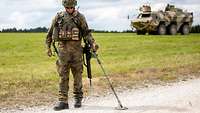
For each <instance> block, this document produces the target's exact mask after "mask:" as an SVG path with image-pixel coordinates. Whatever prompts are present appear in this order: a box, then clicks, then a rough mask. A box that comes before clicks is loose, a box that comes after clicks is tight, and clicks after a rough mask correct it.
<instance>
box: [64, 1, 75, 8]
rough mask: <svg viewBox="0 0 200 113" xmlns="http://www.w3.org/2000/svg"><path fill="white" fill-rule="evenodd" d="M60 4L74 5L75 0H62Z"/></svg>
mask: <svg viewBox="0 0 200 113" xmlns="http://www.w3.org/2000/svg"><path fill="white" fill-rule="evenodd" d="M62 5H63V6H64V7H75V6H76V5H77V0H62Z"/></svg>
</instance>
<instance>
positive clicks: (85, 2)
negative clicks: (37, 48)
mask: <svg viewBox="0 0 200 113" xmlns="http://www.w3.org/2000/svg"><path fill="white" fill-rule="evenodd" d="M78 3H79V7H80V8H79V11H80V12H82V13H83V14H84V15H85V17H86V19H87V20H88V24H89V26H90V28H92V29H99V30H120V31H122V30H127V29H130V20H128V19H127V16H128V15H129V16H130V17H131V18H136V16H137V14H138V9H139V7H140V6H141V5H143V4H149V5H151V6H152V9H153V10H163V9H164V7H165V6H166V4H167V3H172V4H174V5H176V6H177V7H179V8H183V9H187V10H188V11H191V12H194V24H199V23H200V10H199V8H200V6H199V4H200V1H199V0H182V1H179V0H176V1H175V0H93V1H89V0H78ZM62 9H63V7H62V5H61V0H12V1H10V0H1V4H0V13H1V16H0V20H1V21H0V29H3V28H10V27H16V28H30V27H38V26H46V27H49V24H50V23H51V19H52V18H53V16H55V14H56V12H58V11H60V10H62Z"/></svg>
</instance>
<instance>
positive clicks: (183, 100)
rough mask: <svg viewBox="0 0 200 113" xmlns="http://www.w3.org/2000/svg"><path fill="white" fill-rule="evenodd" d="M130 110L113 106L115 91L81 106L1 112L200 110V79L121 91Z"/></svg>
mask: <svg viewBox="0 0 200 113" xmlns="http://www.w3.org/2000/svg"><path fill="white" fill-rule="evenodd" d="M119 97H120V99H121V101H122V103H123V105H124V106H126V107H128V110H125V111H118V110H114V107H116V106H117V102H116V100H115V98H114V97H113V95H108V96H106V97H91V98H90V99H89V100H87V101H86V102H84V105H83V107H82V108H80V109H74V108H73V102H70V103H69V104H70V105H71V106H70V109H69V110H64V111H59V112H55V111H53V109H52V107H53V105H52V106H48V107H47V106H46V107H37V108H29V109H25V110H9V111H5V110H1V112H2V113H6V112H7V113H200V79H196V80H188V81H181V82H178V83H173V84H170V85H167V86H151V87H149V88H143V89H138V90H130V91H125V92H123V93H119Z"/></svg>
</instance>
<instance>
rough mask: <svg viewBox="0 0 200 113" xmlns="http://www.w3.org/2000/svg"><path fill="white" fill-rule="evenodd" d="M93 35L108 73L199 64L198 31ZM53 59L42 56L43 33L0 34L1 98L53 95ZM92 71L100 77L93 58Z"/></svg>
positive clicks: (56, 77) (55, 80)
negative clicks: (36, 94)
mask: <svg viewBox="0 0 200 113" xmlns="http://www.w3.org/2000/svg"><path fill="white" fill-rule="evenodd" d="M93 36H94V38H95V39H96V41H97V43H98V44H99V45H100V50H99V52H98V54H99V58H100V59H101V60H102V62H103V64H104V66H105V68H106V70H107V71H108V72H109V74H113V75H114V74H121V73H129V72H136V71H138V70H143V69H147V68H156V69H163V68H179V67H181V66H188V65H193V66H199V65H200V34H191V35H188V36H182V35H176V36H150V35H145V36H137V35H135V34H133V33H116V34H115V33H97V34H96V33H95V34H94V35H93ZM55 60H56V57H52V58H48V57H47V56H46V49H45V34H44V33H27V34H26V33H10V34H7V33H1V34H0V91H1V92H0V97H1V100H4V101H7V99H9V98H11V97H14V96H18V95H24V96H26V95H31V94H32V93H34V92H39V93H51V94H52V95H54V94H56V93H57V84H58V76H57V73H56V68H55ZM92 73H93V76H95V77H99V76H102V72H101V70H100V68H99V66H98V65H97V63H96V62H95V60H94V59H93V60H92ZM85 76H86V74H85V73H84V77H85ZM2 97H3V98H2Z"/></svg>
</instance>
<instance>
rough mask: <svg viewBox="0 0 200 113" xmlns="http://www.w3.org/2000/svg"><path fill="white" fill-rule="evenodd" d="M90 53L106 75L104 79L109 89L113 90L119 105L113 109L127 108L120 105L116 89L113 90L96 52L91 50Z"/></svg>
mask: <svg viewBox="0 0 200 113" xmlns="http://www.w3.org/2000/svg"><path fill="white" fill-rule="evenodd" d="M92 55H93V57H94V58H96V60H97V63H98V64H99V66H100V67H101V69H102V71H103V73H104V76H105V77H106V79H107V81H108V84H109V86H110V88H111V90H112V91H113V94H114V95H115V97H116V99H117V102H118V104H119V106H118V107H115V109H116V110H127V109H128V108H127V107H124V106H123V105H122V103H121V101H120V100H119V97H118V95H117V93H116V91H115V89H114V87H113V85H112V83H111V81H110V79H109V77H108V75H107V73H106V71H105V69H104V67H103V65H102V63H101V61H100V60H99V58H98V56H97V54H96V53H95V52H93V53H92Z"/></svg>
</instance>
